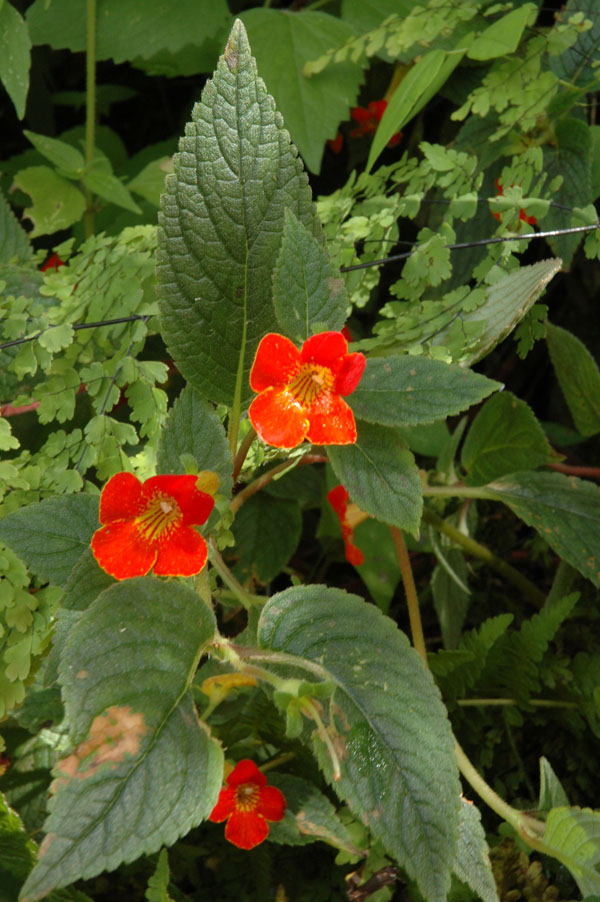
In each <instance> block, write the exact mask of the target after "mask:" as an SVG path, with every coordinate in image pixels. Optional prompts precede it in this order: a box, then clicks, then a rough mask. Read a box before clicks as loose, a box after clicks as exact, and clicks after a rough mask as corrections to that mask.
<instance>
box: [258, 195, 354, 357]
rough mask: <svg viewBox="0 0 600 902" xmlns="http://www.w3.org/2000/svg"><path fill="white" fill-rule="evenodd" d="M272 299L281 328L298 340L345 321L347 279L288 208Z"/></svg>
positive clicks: (332, 328)
mask: <svg viewBox="0 0 600 902" xmlns="http://www.w3.org/2000/svg"><path fill="white" fill-rule="evenodd" d="M273 302H274V304H275V314H276V316H277V320H278V322H279V325H280V327H281V330H282V331H283V332H284V333H285V334H286V335H287V336H288V338H291V339H293V340H295V341H297V342H303V341H305V340H306V339H307V338H309V337H310V336H311V335H312V334H313V333H314V332H324V331H326V330H328V329H331V330H334V331H337V330H339V329H341V328H342V326H343V325H344V322H345V321H346V306H347V303H348V299H347V297H346V290H345V287H344V280H343V279H342V278H341V276H340V274H339V272H336V270H335V268H334V267H333V266H332V264H331V262H330V260H329V257H328V255H327V251H326V250H325V248H324V247H323V245H322V243H321V242H320V241H319V240H318V239H317V238H315V237H314V236H313V235H311V233H310V232H309V231H308V230H307V229H306V228H305V227H304V226H303V225H302V223H301V222H299V221H298V219H297V218H296V217H295V216H294V214H293V213H292V212H291V210H286V211H285V221H284V226H283V239H282V241H281V249H280V251H279V257H278V259H277V265H276V267H275V271H274V273H273Z"/></svg>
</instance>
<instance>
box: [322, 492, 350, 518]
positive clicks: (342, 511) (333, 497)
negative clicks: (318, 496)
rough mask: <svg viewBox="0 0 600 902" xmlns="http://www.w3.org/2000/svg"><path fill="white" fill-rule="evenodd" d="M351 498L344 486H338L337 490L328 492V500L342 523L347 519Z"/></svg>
mask: <svg viewBox="0 0 600 902" xmlns="http://www.w3.org/2000/svg"><path fill="white" fill-rule="evenodd" d="M349 498H350V496H349V495H348V492H347V490H346V489H345V488H344V486H343V485H336V486H335V488H333V489H331V490H330V491H329V492H327V500H328V501H329V503H330V504H331V506H332V508H333V509H334V511H335V512H336V514H337V515H338V517H339V518H340V522H343V521H344V520H345V519H346V510H347V509H348V500H349Z"/></svg>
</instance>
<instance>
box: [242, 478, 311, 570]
mask: <svg viewBox="0 0 600 902" xmlns="http://www.w3.org/2000/svg"><path fill="white" fill-rule="evenodd" d="M231 529H232V532H233V535H234V536H235V544H236V552H235V553H236V555H237V557H238V560H237V563H236V565H235V570H234V572H235V575H236V576H237V577H238V579H240V580H242V581H243V582H246V581H247V580H249V579H253V578H254V579H259V580H260V581H261V582H263V583H266V582H269V580H271V579H274V578H275V577H276V576H277V574H278V573H279V572H280V571H281V570H282V568H283V567H285V565H286V564H287V562H288V561H289V559H290V558H291V556H292V554H293V553H294V551H295V550H296V547H297V545H298V542H299V541H300V534H301V532H302V516H301V514H300V507H299V505H298V503H297V502H296V501H291V500H287V499H284V498H273V497H272V496H270V495H266V494H265V493H264V492H258V493H257V494H256V495H254V496H253V497H252V498H249V499H248V501H246V503H245V504H244V505H243V506H242V507H241V508H240V510H239V511H238V513H237V514H236V518H235V520H234V521H233V526H232V527H231Z"/></svg>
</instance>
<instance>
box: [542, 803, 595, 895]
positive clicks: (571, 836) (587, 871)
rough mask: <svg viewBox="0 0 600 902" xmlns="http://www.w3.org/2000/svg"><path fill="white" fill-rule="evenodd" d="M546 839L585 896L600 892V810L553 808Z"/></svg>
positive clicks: (545, 835)
mask: <svg viewBox="0 0 600 902" xmlns="http://www.w3.org/2000/svg"><path fill="white" fill-rule="evenodd" d="M543 842H544V845H545V846H547V847H549V849H550V854H551V855H554V857H555V858H558V860H559V861H561V862H562V863H563V864H564V865H565V866H566V867H567V868H568V869H569V870H570V872H571V874H572V875H573V877H574V879H575V882H576V883H577V886H578V887H579V889H580V891H581V893H582V894H583V896H584V897H585V896H590V895H600V811H592V810H591V809H590V808H553V809H552V810H551V811H550V812H549V813H548V817H547V819H546V830H545V833H544V838H543Z"/></svg>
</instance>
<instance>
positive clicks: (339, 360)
mask: <svg viewBox="0 0 600 902" xmlns="http://www.w3.org/2000/svg"><path fill="white" fill-rule="evenodd" d="M365 364H366V360H365V358H364V355H363V354H359V353H354V354H348V343H347V342H346V339H345V338H344V336H343V335H342V333H341V332H320V333H319V334H318V335H313V336H312V337H311V338H309V339H308V340H307V341H305V342H304V344H303V345H302V348H301V349H300V350H298V348H297V347H296V346H295V345H294V344H292V342H291V341H290V340H289V338H285V336H283V335H277V334H276V333H274V332H270V333H269V334H268V335H265V337H264V338H263V340H262V341H261V343H260V344H259V346H258V350H257V352H256V357H255V358H254V363H253V364H252V370H251V371H250V386H251V388H252V390H253V391H255V392H260V394H259V395H258V397H256V398H255V399H254V401H253V402H252V404H251V405H250V410H249V416H250V420H251V422H252V425H253V426H254V428H255V429H256V431H257V433H258V435H259V436H260V438H261V439H262V440H263V442H266V443H267V444H269V445H274V446H275V447H276V448H295V447H296V445H299V444H300V442H302V441H303V440H304V439H305V438H307V439H308V441H309V442H313V443H314V444H315V445H351V444H353V443H354V442H355V441H356V424H355V422H354V414H353V413H352V410H351V409H350V407H348V405H347V404H346V402H345V401H344V400H343V399H342V398H341V397H340V395H349V394H351V393H352V392H353V391H354V389H355V388H356V386H357V385H358V383H359V381H360V377H361V376H362V374H363V370H364V368H365Z"/></svg>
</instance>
